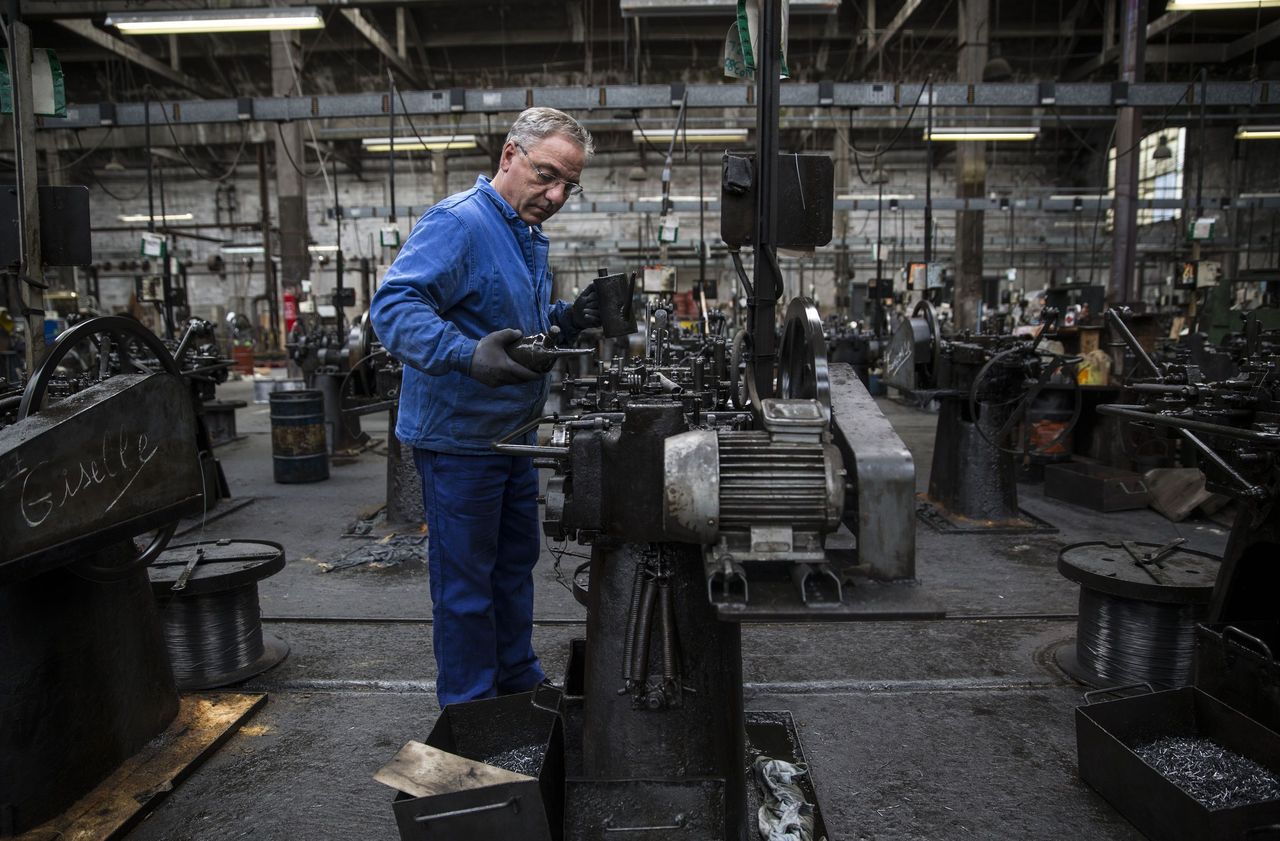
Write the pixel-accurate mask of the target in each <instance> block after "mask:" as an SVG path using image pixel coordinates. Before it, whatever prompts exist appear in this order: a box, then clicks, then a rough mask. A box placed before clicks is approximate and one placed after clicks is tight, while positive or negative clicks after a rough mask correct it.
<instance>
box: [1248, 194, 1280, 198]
mask: <svg viewBox="0 0 1280 841" xmlns="http://www.w3.org/2000/svg"><path fill="white" fill-rule="evenodd" d="M1240 198H1242V199H1280V193H1241V194H1240Z"/></svg>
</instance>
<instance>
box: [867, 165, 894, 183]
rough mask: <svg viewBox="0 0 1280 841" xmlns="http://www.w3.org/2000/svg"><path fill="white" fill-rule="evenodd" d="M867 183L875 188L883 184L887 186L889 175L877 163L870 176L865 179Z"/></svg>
mask: <svg viewBox="0 0 1280 841" xmlns="http://www.w3.org/2000/svg"><path fill="white" fill-rule="evenodd" d="M867 183H868V184H871V185H872V186H875V187H879V186H881V185H883V184H888V183H889V173H887V172H885V171H884V167H882V166H880V164H879V163H877V164H876V168H875V169H873V170H871V175H870V177H868V178H867Z"/></svg>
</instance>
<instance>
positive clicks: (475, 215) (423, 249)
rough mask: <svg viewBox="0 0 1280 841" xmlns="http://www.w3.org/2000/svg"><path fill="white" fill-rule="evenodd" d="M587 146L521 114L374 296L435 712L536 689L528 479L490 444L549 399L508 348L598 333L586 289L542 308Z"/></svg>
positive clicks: (553, 124)
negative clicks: (489, 163) (420, 553)
mask: <svg viewBox="0 0 1280 841" xmlns="http://www.w3.org/2000/svg"><path fill="white" fill-rule="evenodd" d="M592 151H593V144H592V140H591V135H590V134H589V133H588V132H587V130H586V129H585V128H583V127H582V126H581V125H580V124H579V123H578V122H577V121H576V120H574V119H573V118H572V117H570V116H569V115H568V114H565V113H563V112H560V111H557V110H555V109H554V108H530V109H528V110H527V111H524V112H523V113H521V114H520V116H519V117H518V118H517V119H516V121H515V123H513V124H512V126H511V130H510V132H509V133H508V134H507V139H506V141H505V142H504V143H503V146H502V155H501V157H500V158H499V161H498V172H497V173H495V174H494V176H493V178H492V179H490V178H487V177H485V176H483V175H481V176H479V177H478V178H477V179H476V184H475V186H474V187H472V188H471V189H470V190H467V191H465V192H462V193H457V194H456V195H452V196H449V197H448V198H446V199H444V200H442V201H440V202H438V203H437V204H435V205H434V206H433V207H432V208H431V209H430V210H428V211H427V212H426V213H425V214H424V215H423V217H422V218H421V219H419V220H418V223H417V225H415V226H414V229H413V232H412V233H411V234H410V235H409V238H408V239H407V240H406V241H405V244H404V248H403V249H402V250H401V251H400V254H399V256H397V257H396V260H395V262H394V263H393V264H392V265H391V268H390V269H389V270H388V272H387V276H386V280H385V281H384V282H383V284H382V286H381V287H380V288H379V289H378V292H377V294H376V295H375V296H374V299H373V305H372V316H373V325H374V329H375V330H376V332H377V334H378V337H379V339H381V340H382V343H383V345H385V346H386V348H387V349H388V350H389V351H390V352H391V353H392V354H393V355H395V356H396V358H398V359H400V360H402V361H403V362H404V363H405V365H406V368H405V374H404V387H403V390H402V392H401V395H400V416H399V421H398V422H397V424H396V435H397V436H398V437H399V438H400V440H401V441H403V442H405V443H406V444H409V445H411V446H412V447H413V448H414V461H415V462H416V464H417V466H418V471H419V473H420V474H421V476H422V486H423V487H422V494H423V502H424V504H425V506H426V512H427V526H428V529H429V535H430V536H429V546H428V552H429V563H428V573H429V575H430V579H431V599H432V615H433V618H434V622H433V627H432V641H433V647H434V649H435V657H436V665H437V668H438V675H437V679H436V695H437V697H438V698H439V700H440V705H441V706H444V705H445V704H449V703H453V702H456V701H466V700H471V699H474V698H487V697H491V696H493V695H495V694H501V693H507V692H519V691H523V690H527V689H530V688H532V687H534V686H537V685H538V683H539V682H541V681H542V680H543V679H544V678H545V674H544V673H543V671H542V666H541V665H540V664H539V662H538V657H537V655H536V654H535V653H534V651H533V645H532V632H533V567H534V564H536V563H537V560H538V551H539V537H538V535H539V527H538V506H537V492H538V480H537V472H536V471H535V470H534V468H533V464H532V462H531V460H530V459H528V458H515V457H511V456H501V455H496V454H494V453H493V451H492V450H491V449H490V447H489V445H490V443H491V442H493V441H494V440H495V439H497V438H500V437H502V436H503V435H506V434H507V433H509V432H511V431H512V430H514V429H515V428H516V427H518V426H520V425H521V424H523V423H525V422H527V421H528V420H530V419H532V418H533V417H535V416H537V415H538V414H539V413H540V412H541V411H542V405H543V403H544V402H545V401H546V398H547V392H548V379H547V377H546V376H545V375H543V374H539V373H536V372H534V371H531V370H529V369H527V368H525V367H523V366H521V365H519V364H518V363H516V362H515V361H513V360H512V359H511V358H510V357H508V356H507V353H506V346H507V345H508V344H510V343H511V342H513V341H515V340H517V339H519V338H520V337H521V335H523V334H533V333H542V332H546V331H547V330H548V329H550V328H551V327H552V326H553V325H554V326H556V327H559V328H560V331H561V335H562V336H563V337H564V338H565V339H566V340H571V339H573V337H574V336H576V335H577V333H578V332H579V331H580V330H582V329H584V328H587V327H594V326H596V325H598V324H599V323H600V312H599V304H598V302H597V299H596V297H595V292H594V288H592V287H588V290H587V291H585V292H583V294H581V295H579V296H578V299H577V300H576V301H574V302H573V303H569V302H566V301H558V302H554V303H553V302H552V301H551V280H552V277H551V272H550V270H549V269H548V266H547V247H548V242H547V238H546V237H545V236H544V235H543V233H542V227H541V226H542V223H543V222H545V221H546V220H547V219H549V218H550V217H551V216H553V215H554V214H555V213H556V211H558V210H559V209H560V208H561V207H563V206H564V203H565V202H566V201H568V199H569V197H570V196H573V195H577V194H578V193H580V192H581V190H582V188H581V187H580V186H579V185H578V183H577V182H578V180H579V178H580V177H581V174H582V170H583V168H584V167H585V166H586V162H587V159H588V158H589V157H590V156H591V153H592Z"/></svg>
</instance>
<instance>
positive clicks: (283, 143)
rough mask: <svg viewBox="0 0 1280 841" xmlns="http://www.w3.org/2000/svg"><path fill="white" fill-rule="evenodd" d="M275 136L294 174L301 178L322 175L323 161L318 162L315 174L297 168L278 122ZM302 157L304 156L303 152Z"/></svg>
mask: <svg viewBox="0 0 1280 841" xmlns="http://www.w3.org/2000/svg"><path fill="white" fill-rule="evenodd" d="M276 135H277V136H278V137H279V138H280V148H281V149H283V150H284V156H285V158H286V159H288V161H289V166H291V167H293V171H294V172H296V173H298V174H299V175H301V176H302V177H303V178H316V177H317V176H319V175H321V174H323V173H324V171H325V170H324V165H325V161H324V160H323V159H322V160H321V161H320V167H319V170H318V171H316V172H307V171H306V170H305V169H303V168H302V167H300V166H298V162H297V161H296V160H294V157H293V153H292V152H290V151H289V143H288V141H286V140H285V139H284V129H283V128H281V124H280V123H279V122H277V123H276ZM304 155H305V151H304ZM304 162H305V161H304ZM326 183H327V180H326Z"/></svg>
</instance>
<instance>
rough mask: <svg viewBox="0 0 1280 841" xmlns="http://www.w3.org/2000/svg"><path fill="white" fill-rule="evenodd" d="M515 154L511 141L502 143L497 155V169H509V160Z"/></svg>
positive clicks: (514, 146) (502, 170)
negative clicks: (499, 152)
mask: <svg viewBox="0 0 1280 841" xmlns="http://www.w3.org/2000/svg"><path fill="white" fill-rule="evenodd" d="M515 156H516V145H515V144H514V143H511V142H509V141H508V142H507V143H504V144H502V152H501V154H499V155H498V169H499V170H500V171H501V172H506V171H507V170H509V169H511V160H512V159H513V158H514V157H515Z"/></svg>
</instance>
